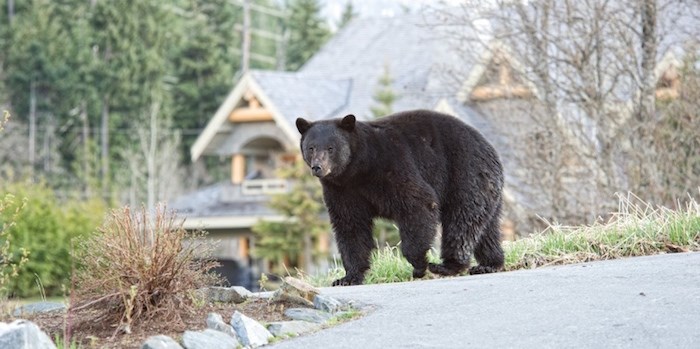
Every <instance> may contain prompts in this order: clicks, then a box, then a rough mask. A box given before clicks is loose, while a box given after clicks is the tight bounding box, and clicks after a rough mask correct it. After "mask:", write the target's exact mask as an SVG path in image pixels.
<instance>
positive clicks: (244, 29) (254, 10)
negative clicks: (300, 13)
mask: <svg viewBox="0 0 700 349" xmlns="http://www.w3.org/2000/svg"><path fill="white" fill-rule="evenodd" d="M229 3H230V4H231V5H234V6H239V7H241V10H242V11H243V24H242V25H241V24H240V23H237V24H236V25H235V26H234V28H233V29H234V30H235V31H237V32H240V33H241V36H242V40H241V41H242V44H241V47H240V52H238V51H239V50H238V49H236V50H234V52H236V53H238V54H240V55H241V73H246V72H247V71H248V70H250V65H251V60H252V61H254V62H259V63H264V64H267V65H270V66H272V67H276V68H277V69H280V70H282V69H283V68H284V55H285V53H284V50H285V44H286V40H288V37H289V35H288V34H282V33H281V32H282V31H283V29H282V28H283V27H284V20H285V19H286V18H287V14H286V13H284V12H283V11H280V10H277V9H275V8H271V7H266V6H262V5H257V4H255V3H254V2H251V0H229ZM253 16H270V17H273V18H277V20H278V23H280V24H279V27H278V28H277V30H273V31H267V30H264V29H259V28H253V25H252V23H251V21H252V20H251V18H252V17H253ZM254 39H255V40H258V39H261V40H272V41H274V42H275V43H276V52H275V55H274V56H273V55H269V54H264V53H259V52H251V48H250V47H251V43H252V41H253V40H254ZM280 67H281V68H280Z"/></svg>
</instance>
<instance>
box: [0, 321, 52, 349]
mask: <svg viewBox="0 0 700 349" xmlns="http://www.w3.org/2000/svg"><path fill="white" fill-rule="evenodd" d="M0 348H7V349H13V348H17V349H20V348H21V349H24V348H32V349H45V348H52V349H55V348H56V345H55V344H54V343H53V341H52V340H51V338H49V336H48V335H47V334H46V333H44V332H43V331H42V330H41V329H40V328H39V326H37V325H36V324H34V323H33V322H31V321H27V320H15V321H13V322H12V323H10V324H8V323H4V322H0Z"/></svg>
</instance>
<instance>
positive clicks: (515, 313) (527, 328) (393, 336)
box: [273, 253, 700, 349]
mask: <svg viewBox="0 0 700 349" xmlns="http://www.w3.org/2000/svg"><path fill="white" fill-rule="evenodd" d="M322 293H325V294H328V295H331V296H334V297H337V298H344V299H353V300H356V301H360V302H363V303H366V304H371V305H373V310H371V311H370V312H369V314H368V315H367V316H365V317H363V318H361V319H359V320H355V321H351V322H348V323H345V324H342V325H340V326H337V327H334V328H331V329H327V330H323V331H321V332H318V333H315V334H312V335H308V336H303V337H299V338H295V339H292V340H289V341H285V342H282V343H279V344H277V345H275V346H273V348H278V349H279V348H304V349H307V348H360V349H370V348H700V253H684V254H673V255H661V256H650V257H637V258H628V259H621V260H615V261H604V262H593V263H586V264H577V265H569V266H559V267H549V268H542V269H536V270H523V271H516V272H509V273H499V274H491V275H478V276H466V277H459V278H451V279H438V280H429V281H417V282H410V283H400V284H384V285H363V286H354V287H341V288H326V289H323V290H322Z"/></svg>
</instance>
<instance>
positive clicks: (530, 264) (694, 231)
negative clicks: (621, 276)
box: [504, 195, 700, 270]
mask: <svg viewBox="0 0 700 349" xmlns="http://www.w3.org/2000/svg"><path fill="white" fill-rule="evenodd" d="M504 251H505V257H506V258H505V259H506V263H505V268H504V269H505V270H517V269H527V268H536V267H541V266H547V265H557V264H570V263H580V262H588V261H595V260H607V259H616V258H623V257H634V256H646V255H654V254H661V253H674V252H689V251H700V204H698V203H697V202H696V201H695V200H693V199H690V201H689V202H687V203H686V205H685V207H684V208H683V209H679V210H670V209H668V208H664V207H653V206H651V205H649V204H647V203H645V202H643V201H642V200H640V199H639V198H637V197H635V196H632V195H629V196H627V197H621V198H620V204H619V209H618V212H617V213H615V214H614V215H613V216H612V218H611V219H610V220H608V221H607V222H598V223H595V224H592V225H588V226H563V225H557V224H549V227H548V228H547V229H545V231H544V232H542V233H540V234H538V235H534V236H532V237H530V238H527V239H522V240H518V241H515V242H507V243H504Z"/></svg>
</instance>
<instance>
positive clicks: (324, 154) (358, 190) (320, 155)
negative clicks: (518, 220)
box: [296, 110, 503, 286]
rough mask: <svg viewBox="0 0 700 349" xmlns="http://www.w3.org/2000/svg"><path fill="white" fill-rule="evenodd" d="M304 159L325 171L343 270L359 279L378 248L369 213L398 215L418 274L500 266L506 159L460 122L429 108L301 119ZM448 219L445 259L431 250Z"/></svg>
mask: <svg viewBox="0 0 700 349" xmlns="http://www.w3.org/2000/svg"><path fill="white" fill-rule="evenodd" d="M296 126H297V129H298V130H299V133H301V152H302V155H303V157H304V161H305V162H306V163H307V164H308V165H309V167H310V168H311V172H312V173H313V175H314V176H316V177H318V178H319V179H320V181H321V185H322V187H323V197H324V200H325V203H326V206H327V208H328V213H329V216H330V220H331V224H332V226H333V230H334V231H335V237H336V241H337V243H338V250H339V251H340V254H341V258H342V260H343V265H344V267H345V272H346V273H345V277H343V278H341V279H338V280H336V281H335V282H333V286H337V285H357V284H361V283H362V281H363V280H364V273H365V271H367V270H368V269H369V268H370V254H371V252H372V250H373V249H374V247H375V243H374V240H373V239H372V220H373V218H375V217H383V218H388V219H391V220H393V221H395V222H396V224H397V226H398V227H399V235H400V237H401V252H402V253H403V255H404V257H405V258H406V259H407V260H408V261H409V262H410V263H411V265H412V266H413V268H414V269H413V276H414V277H416V278H421V277H423V276H424V275H425V270H426V268H429V269H430V271H431V272H433V273H435V274H440V275H455V274H458V273H460V272H462V271H464V270H465V269H467V268H469V259H470V257H471V254H472V252H473V253H474V257H475V258H476V260H477V262H478V263H479V265H478V266H475V267H472V268H471V269H469V272H470V273H472V274H477V273H490V272H495V271H498V270H499V269H501V268H502V267H503V250H502V248H501V242H500V229H499V225H500V223H499V220H500V215H501V206H502V191H503V166H502V165H501V162H500V160H499V158H498V154H497V153H496V150H495V149H494V148H493V146H491V144H489V142H488V141H486V139H485V138H484V137H483V136H482V135H481V134H480V133H479V132H478V131H477V130H475V129H474V128H472V127H470V126H468V125H467V124H465V123H463V122H462V121H460V120H459V119H457V118H455V117H452V116H449V115H445V114H441V113H437V112H433V111H429V110H415V111H406V112H401V113H396V114H393V115H389V116H386V117H383V118H381V119H379V120H376V121H370V122H361V121H357V120H356V119H355V116H353V115H347V116H345V117H344V118H342V119H331V120H321V121H316V122H310V121H307V120H305V119H302V118H298V119H297V120H296ZM439 223H442V248H441V257H442V264H433V263H430V264H429V263H428V261H427V252H428V250H429V249H430V246H431V243H432V241H433V240H434V238H435V234H436V232H437V226H438V224H439Z"/></svg>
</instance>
